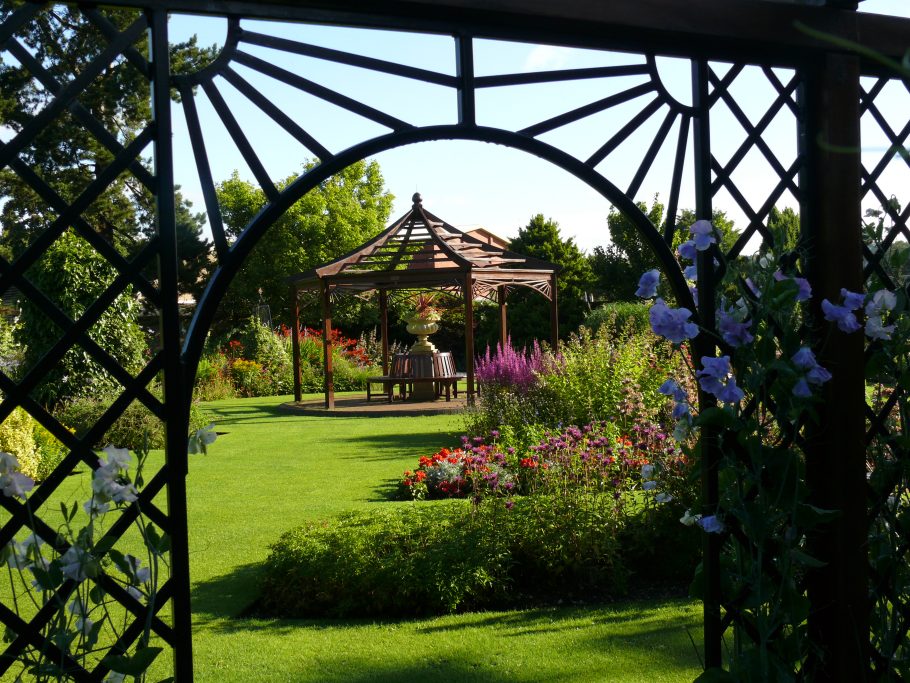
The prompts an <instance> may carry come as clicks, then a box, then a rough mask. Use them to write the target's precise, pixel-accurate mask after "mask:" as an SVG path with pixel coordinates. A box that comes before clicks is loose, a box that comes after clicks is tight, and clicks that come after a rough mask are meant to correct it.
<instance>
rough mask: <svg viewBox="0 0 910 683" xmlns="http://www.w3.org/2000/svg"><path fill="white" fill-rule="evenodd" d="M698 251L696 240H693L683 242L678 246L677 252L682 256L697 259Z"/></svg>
mask: <svg viewBox="0 0 910 683" xmlns="http://www.w3.org/2000/svg"><path fill="white" fill-rule="evenodd" d="M696 251H697V249H696V248H695V242H694V241H693V240H689V241H687V242H683V243H682V244H680V245H679V246H678V247H677V248H676V253H677V254H679V257H680V258H684V259H689V260H690V261H694V260H695V253H696Z"/></svg>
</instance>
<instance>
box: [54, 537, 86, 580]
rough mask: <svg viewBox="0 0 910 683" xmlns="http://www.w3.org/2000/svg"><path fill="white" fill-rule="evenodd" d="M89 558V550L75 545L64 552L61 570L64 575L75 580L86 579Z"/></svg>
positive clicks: (61, 559)
mask: <svg viewBox="0 0 910 683" xmlns="http://www.w3.org/2000/svg"><path fill="white" fill-rule="evenodd" d="M89 559H90V558H89V554H88V553H87V552H85V551H84V550H83V549H82V548H80V547H79V546H75V545H74V546H72V547H71V548H70V549H69V550H67V551H66V552H65V553H63V556H62V557H61V558H60V571H61V572H63V575H64V576H65V577H66V578H68V579H72V580H73V581H85V579H86V577H87V574H86V573H85V569H86V565H87V564H88V562H89Z"/></svg>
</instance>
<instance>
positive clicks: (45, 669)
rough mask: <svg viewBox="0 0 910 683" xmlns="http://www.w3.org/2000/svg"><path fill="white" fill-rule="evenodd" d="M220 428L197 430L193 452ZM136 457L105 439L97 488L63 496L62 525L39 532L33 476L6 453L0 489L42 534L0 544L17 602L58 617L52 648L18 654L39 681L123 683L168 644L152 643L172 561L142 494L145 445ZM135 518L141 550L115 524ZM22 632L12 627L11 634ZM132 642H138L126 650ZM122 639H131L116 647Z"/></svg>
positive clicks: (45, 631) (49, 632)
mask: <svg viewBox="0 0 910 683" xmlns="http://www.w3.org/2000/svg"><path fill="white" fill-rule="evenodd" d="M212 427H213V425H209V426H208V427H206V428H204V429H200V430H198V431H197V432H195V433H194V434H192V435H191V437H190V440H189V451H190V452H191V453H204V452H205V451H206V448H207V446H208V445H209V444H211V443H212V442H213V441H214V440H215V433H214V432H213V431H212ZM135 455H136V456H137V458H136V459H137V462H136V464H135V467H134V465H133V456H132V455H131V454H130V452H129V451H128V450H127V449H123V448H114V447H113V446H108V447H107V448H105V449H104V456H102V457H101V458H99V459H98V462H97V466H96V467H95V468H94V469H93V471H92V478H91V495H90V496H89V498H88V499H87V500H85V501H84V502H83V503H82V504H81V505H79V503H77V502H73V504H72V505H71V506H68V505H66V504H64V503H61V506H60V507H61V514H62V517H63V524H62V526H61V527H60V529H58V530H57V531H56V533H54V532H48V534H52V535H48V534H45V533H44V532H41V531H40V528H41V527H40V526H38V524H37V522H36V520H35V518H34V516H33V510H32V508H31V504H30V501H29V493H30V492H31V491H32V489H33V488H34V484H35V483H34V481H33V480H32V479H31V478H30V477H28V476H26V475H24V474H22V472H21V471H20V468H19V463H18V461H17V459H16V458H15V457H14V456H12V455H10V454H8V453H0V491H2V494H3V495H4V496H6V497H9V498H16V499H20V500H21V501H22V505H23V508H24V510H25V512H26V513H27V515H28V519H29V524H28V526H29V527H31V528H32V529H39V531H37V532H34V531H33V533H31V534H30V535H28V536H26V537H24V538H21V539H13V540H12V541H10V542H9V543H8V544H7V545H6V546H4V547H2V548H0V562H2V563H3V564H6V566H7V569H8V573H9V578H10V587H11V589H12V604H13V609H14V611H15V612H16V614H17V615H18V616H19V617H20V618H22V619H23V620H27V619H28V618H30V617H31V616H32V615H34V614H36V613H38V612H45V613H49V614H50V615H51V618H50V619H48V620H46V622H45V626H43V627H42V629H41V631H42V635H43V637H44V638H45V640H46V643H47V644H48V646H46V647H35V646H34V645H33V644H31V643H29V644H26V645H24V647H22V648H21V649H20V650H19V652H18V654H17V661H18V662H19V663H20V664H21V668H22V670H21V672H20V673H19V678H17V679H16V680H21V678H22V677H24V676H25V675H26V674H27V675H28V676H29V677H30V680H31V679H34V680H38V681H50V680H71V679H72V677H73V676H77V678H76V679H75V680H80V679H79V678H78V674H77V672H78V671H79V670H89V671H91V670H94V671H96V672H100V673H101V674H102V675H104V674H105V673H106V676H105V678H104V680H105V681H109V682H116V683H120V682H121V681H124V680H126V677H127V676H130V677H132V678H133V679H134V680H137V681H144V680H145V679H146V671H147V670H148V668H149V667H150V666H151V665H152V663H153V661H154V660H155V658H156V657H157V655H158V654H159V653H160V652H161V650H162V648H160V647H157V646H154V645H153V644H152V642H153V640H152V637H153V634H152V625H153V621H154V619H155V615H156V614H157V613H158V610H159V607H158V605H157V602H158V601H159V596H158V590H159V585H160V583H161V582H162V581H161V578H162V576H163V575H164V574H165V573H166V570H167V567H168V561H167V559H168V551H169V549H170V539H169V538H168V536H167V535H166V534H164V533H163V532H162V531H161V530H159V529H157V528H156V527H155V525H153V524H152V523H151V522H149V521H148V520H147V519H146V518H145V516H144V515H143V514H142V511H141V507H140V505H141V504H140V501H139V493H140V490H141V488H142V486H143V484H144V478H143V470H144V467H145V464H146V460H147V457H148V450H138V451H136V453H135ZM137 507H139V510H138V513H139V514H135V515H133V519H134V521H133V522H132V525H133V528H134V531H135V532H136V534H137V535H138V538H139V539H140V540H141V546H140V547H141V548H142V549H143V557H138V556H136V555H132V554H128V553H124V552H121V551H120V550H118V549H117V548H115V547H113V544H114V542H115V541H116V540H117V535H115V534H114V533H113V532H112V528H113V527H114V526H115V525H118V522H119V521H120V519H121V515H117V514H115V513H116V512H120V513H126V512H127V511H128V510H130V509H131V508H137ZM133 619H136V622H135V623H136V624H141V625H142V630H141V632H140V633H139V634H138V637H136V635H135V634H134V635H133V636H128V635H127V631H128V630H132V629H133V628H135V626H131V625H130V622H131V621H132V620H133ZM23 636H24V634H17V633H14V632H12V630H11V629H9V628H8V629H7V632H6V635H5V639H6V640H8V641H9V642H12V641H15V640H16V639H17V638H19V637H23ZM131 640H135V644H134V645H132V646H131V647H129V645H128V644H129V643H130V641H131ZM115 643H125V645H123V646H122V647H119V649H117V650H116V652H110V653H109V654H107V656H103V655H104V653H107V652H109V650H110V648H111V646H112V645H113V644H115Z"/></svg>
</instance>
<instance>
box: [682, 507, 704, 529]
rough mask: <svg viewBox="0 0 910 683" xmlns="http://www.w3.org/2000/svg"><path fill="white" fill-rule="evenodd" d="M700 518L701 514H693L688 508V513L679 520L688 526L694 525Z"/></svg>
mask: <svg viewBox="0 0 910 683" xmlns="http://www.w3.org/2000/svg"><path fill="white" fill-rule="evenodd" d="M700 519H701V515H693V514H692V511H691V510H686V513H685V514H684V515H683V516H682V517H680V518H679V521H680V522H681V523H683V524H685V525H686V526H694V525H695V524H696V523H697V522H698V520H700Z"/></svg>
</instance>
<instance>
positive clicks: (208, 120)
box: [171, 0, 910, 250]
mask: <svg viewBox="0 0 910 683" xmlns="http://www.w3.org/2000/svg"><path fill="white" fill-rule="evenodd" d="M861 8H862V9H864V10H866V11H878V12H882V13H889V14H896V15H900V16H908V17H910V0H867V1H866V2H864V3H862V4H861ZM244 27H245V28H247V29H249V30H254V31H261V32H262V33H267V34H270V35H277V36H283V37H289V38H290V37H293V38H294V39H296V40H300V41H303V42H308V43H312V44H315V45H321V46H325V47H331V48H335V49H340V50H346V51H350V52H356V53H359V54H364V55H367V56H372V57H379V58H382V59H386V60H389V61H396V62H400V63H404V64H409V65H413V66H419V67H422V68H425V69H431V70H434V71H439V72H442V73H449V74H451V73H453V72H454V58H453V54H454V45H453V40H452V38H451V37H449V36H435V35H414V34H400V33H393V32H387V31H366V30H359V29H344V28H336V27H322V26H301V25H296V26H295V25H283V24H276V23H266V22H247V23H245V24H244ZM171 32H172V40H180V39H182V38H183V37H185V36H187V35H189V34H192V33H197V34H198V35H199V39H200V42H201V44H204V45H209V44H213V43H218V44H220V43H222V42H223V40H224V34H225V22H224V21H223V20H219V19H210V18H203V17H186V16H182V17H181V16H176V17H174V18H173V19H172V21H171ZM244 49H245V50H246V51H247V52H249V53H250V54H253V55H255V56H258V57H261V58H263V59H266V60H268V61H270V62H272V63H275V64H277V65H279V66H282V67H284V68H286V69H288V70H289V71H292V72H294V73H298V74H300V75H303V76H305V77H306V78H309V79H311V80H313V81H315V82H317V83H320V84H322V85H325V86H328V87H331V88H333V89H336V90H338V91H339V92H342V93H343V94H346V95H348V96H350V97H353V98H356V99H358V100H360V101H363V102H365V103H367V104H370V105H372V106H374V107H376V108H378V109H383V110H386V111H389V112H390V113H392V114H394V115H396V116H399V117H400V118H402V119H404V120H407V121H408V122H411V123H416V124H430V123H453V122H454V121H455V95H454V91H452V90H451V89H448V88H444V87H441V86H435V85H428V84H417V83H414V82H413V81H408V80H407V79H402V78H398V77H395V76H388V75H369V76H367V75H366V74H364V73H363V72H362V71H361V70H359V69H355V68H352V67H346V66H340V65H334V64H330V63H327V62H323V61H320V60H315V59H310V58H305V57H300V56H288V55H286V54H284V53H278V52H275V51H272V50H267V49H264V48H259V47H257V46H252V45H247V46H244ZM475 62H476V64H475V68H476V72H477V74H478V75H485V74H495V73H516V72H528V71H536V70H548V69H559V68H579V67H589V66H606V65H615V64H637V63H641V62H642V59H641V58H640V57H638V56H637V55H627V54H618V53H602V52H595V51H588V50H577V49H568V48H562V47H558V46H549V45H528V44H521V43H503V42H497V41H477V42H476V44H475ZM658 67H659V73H660V76H661V81H662V82H663V83H664V84H665V85H666V87H667V88H668V90H669V91H670V93H671V94H672V95H673V96H674V97H676V98H677V99H679V100H680V101H681V102H682V103H683V104H685V103H686V102H687V101H688V88H689V76H688V62H686V61H684V60H677V59H660V60H659V61H658ZM717 69H718V70H719V71H721V72H723V71H725V70H726V67H725V66H724V65H718V66H717ZM236 70H237V72H238V73H240V74H241V75H242V76H244V77H245V78H247V79H248V80H249V81H250V82H251V83H252V84H254V85H255V86H257V87H258V88H260V89H261V90H262V91H263V92H264V93H265V94H267V95H268V96H269V98H270V99H271V100H272V101H274V102H276V103H278V104H279V105H280V106H281V107H282V109H283V110H284V111H286V112H287V113H288V114H290V115H291V116H292V117H293V118H294V119H295V121H297V122H298V123H299V124H300V125H302V126H303V127H304V128H305V129H306V130H307V131H308V132H310V133H311V134H313V135H314V136H315V137H316V138H317V139H318V140H319V141H320V142H321V143H322V144H323V145H325V146H326V147H328V148H329V149H330V150H331V151H333V152H336V151H340V150H341V149H343V148H345V147H347V146H349V145H351V144H353V143H355V142H358V141H361V140H363V139H365V138H367V137H371V136H372V135H374V134H377V133H383V132H386V130H387V129H385V128H383V127H382V126H380V125H379V124H375V123H373V122H369V121H366V120H364V119H362V118H360V117H358V116H355V115H352V114H349V113H347V112H344V111H343V110H341V109H339V108H337V107H334V106H332V105H327V104H325V103H323V102H320V101H318V100H316V99H315V98H312V97H310V96H308V95H304V94H301V93H299V92H298V91H295V90H293V89H291V88H290V87H288V86H285V85H284V84H281V83H278V82H276V81H274V80H272V79H269V78H267V77H264V76H261V75H260V74H257V73H256V72H254V71H252V70H250V69H247V68H246V67H244V66H237V67H236ZM775 73H776V74H777V75H778V77H779V78H780V79H781V80H782V81H784V82H786V79H787V77H788V72H787V71H786V70H776V71H775ZM643 82H644V77H641V76H630V77H622V78H612V79H592V80H589V81H583V82H580V83H561V84H542V85H533V86H513V87H505V88H490V89H485V90H483V91H481V92H480V93H479V95H478V102H477V113H478V121H479V122H480V123H484V124H487V125H493V126H502V127H507V128H512V129H516V128H521V127H523V126H526V125H529V124H531V123H534V122H536V121H540V120H543V119H546V118H548V117H549V116H553V115H555V114H558V113H561V112H564V111H567V110H569V109H572V108H574V107H576V106H579V105H582V104H585V103H588V102H591V101H593V100H596V99H600V98H602V97H605V96H607V95H610V94H614V93H616V92H619V91H621V90H624V89H627V88H629V87H632V86H634V85H637V84H640V83H643ZM217 84H218V87H219V91H220V92H221V93H222V94H223V96H224V98H225V100H226V101H227V102H228V103H229V104H231V105H232V107H233V108H234V111H235V115H236V116H237V119H238V121H239V122H240V124H241V126H243V128H244V131H245V132H246V134H247V135H248V136H249V138H250V140H251V142H252V143H253V145H254V147H255V148H256V150H257V153H258V154H259V156H260V158H261V160H262V161H263V164H264V166H265V167H266V170H267V171H268V173H269V175H270V177H271V178H272V179H273V180H277V179H280V178H284V177H286V176H288V175H290V174H291V173H294V172H297V171H298V170H299V169H300V167H301V165H302V164H303V162H304V161H305V160H306V159H307V158H308V157H310V156H312V155H311V154H310V153H309V152H308V151H307V150H306V149H304V148H303V147H302V146H301V145H300V144H299V143H297V142H296V141H295V140H294V139H293V138H291V137H290V136H289V135H287V134H286V133H285V132H284V131H282V130H281V129H280V128H279V127H278V126H277V125H275V124H273V123H272V122H271V121H270V120H269V119H268V118H267V117H265V116H264V115H262V114H261V112H259V110H258V109H257V108H256V107H255V106H254V105H252V104H250V103H249V102H248V101H247V100H246V99H245V98H243V97H242V96H241V95H240V94H239V93H238V92H237V91H235V90H234V89H233V86H231V85H230V84H227V83H226V82H224V81H223V80H221V79H219V80H218V81H217ZM732 92H733V94H734V95H735V96H736V98H737V100H738V101H739V102H740V103H741V105H742V107H743V109H744V111H745V113H746V114H747V116H748V117H749V118H750V119H751V120H752V121H753V122H755V121H757V120H758V118H759V117H760V116H761V114H762V113H763V112H764V110H765V108H766V107H767V105H768V103H770V101H771V100H772V99H773V97H774V90H773V89H772V88H771V86H770V84H769V83H768V81H767V79H765V78H764V77H763V76H762V75H761V74H760V73H759V72H758V70H757V69H748V70H747V71H746V72H745V73H744V74H742V75H741V76H740V77H738V78H737V80H736V82H735V83H734V86H733V87H732ZM887 95H888V96H887V97H886V98H885V99H884V100H881V102H883V104H882V105H881V106H882V109H883V113H884V114H885V116H886V118H889V120H892V121H893V122H894V123H892V125H894V126H896V127H897V128H898V129H899V128H900V127H902V126H903V123H905V122H906V112H908V111H910V95H908V93H907V91H906V90H905V89H903V88H900V87H897V86H895V87H894V88H891V87H890V86H889V92H888V93H887ZM648 99H649V96H645V97H642V98H637V99H635V100H633V101H631V102H628V103H625V104H623V105H620V106H618V107H615V108H613V109H611V110H609V111H607V112H601V113H600V114H596V115H594V116H591V117H588V118H587V119H584V120H582V121H579V122H577V123H574V124H571V125H568V126H564V127H563V128H560V129H557V130H555V131H552V132H550V133H547V134H544V135H543V136H541V139H543V140H545V141H547V142H552V143H554V144H557V145H558V146H560V147H563V148H564V149H565V150H567V151H569V152H572V153H575V154H577V155H579V156H580V157H581V158H586V157H587V156H588V155H589V154H590V153H592V152H593V151H594V150H595V149H597V147H598V146H599V145H600V144H602V142H603V141H604V140H606V139H607V138H608V137H609V136H610V135H611V134H612V133H613V132H615V131H616V130H618V128H619V127H621V125H622V124H623V123H624V122H625V121H626V120H627V119H628V117H630V116H633V115H634V114H635V113H637V112H638V111H639V110H640V109H641V108H642V107H643V106H644V104H645V103H646V102H647V101H648ZM197 100H198V102H199V113H200V117H201V119H202V126H203V130H204V135H205V138H206V145H207V148H208V151H209V154H210V158H211V159H212V171H213V175H214V176H215V179H216V182H217V181H219V180H223V179H224V178H227V177H228V176H229V175H230V174H231V173H232V172H233V170H234V169H236V170H238V172H239V173H240V175H241V177H243V178H245V179H248V180H253V175H252V173H251V172H250V171H249V169H248V167H247V166H246V164H245V163H244V161H243V158H242V156H241V155H240V154H239V152H238V151H237V150H236V148H235V146H234V144H233V142H232V141H231V139H230V137H229V136H228V134H227V132H226V131H225V130H224V128H223V126H222V125H221V123H220V121H219V120H218V119H217V117H216V116H215V114H214V112H213V110H212V109H211V107H210V105H209V104H208V102H207V101H206V100H205V98H197ZM878 101H879V100H877V102H878ZM174 114H175V117H174V123H175V147H176V153H177V157H176V161H177V182H178V183H180V184H181V185H182V187H183V191H184V194H185V195H186V196H187V197H189V198H190V199H191V200H192V201H193V202H194V205H195V206H194V208H195V209H196V210H200V211H201V210H204V205H203V202H202V195H201V192H200V191H199V185H198V178H197V177H196V175H195V169H194V164H193V162H192V152H191V149H190V147H189V142H188V137H187V136H186V132H185V120H184V117H183V113H182V110H181V108H180V107H179V106H177V107H176V108H175V111H174ZM664 114H665V110H660V111H658V112H657V113H655V115H654V116H652V117H651V118H650V119H648V120H647V121H646V122H645V123H644V124H643V125H642V126H641V128H640V129H639V130H638V131H637V132H636V133H635V134H633V135H632V136H631V137H630V138H629V139H628V140H627V141H626V142H625V143H624V144H623V145H621V146H620V147H619V148H618V149H617V150H616V151H615V152H614V153H613V154H611V155H610V156H609V157H608V158H607V159H606V160H605V161H604V162H603V163H602V164H600V165H599V166H598V169H599V170H601V171H602V172H603V173H604V174H605V175H607V177H608V178H610V179H611V180H612V181H613V182H615V183H616V184H617V185H618V186H619V187H620V188H625V187H626V186H627V185H628V183H629V181H630V180H631V178H632V176H633V175H634V173H635V170H636V169H637V167H638V163H639V160H640V159H641V157H642V154H643V150H644V149H645V148H646V147H647V145H648V144H650V140H651V139H652V138H653V136H654V133H655V131H656V130H657V128H658V127H659V126H660V123H661V122H662V120H663V118H664ZM676 126H678V121H677V122H676V123H675V124H674V126H673V128H672V129H671V131H670V134H669V136H668V138H667V143H666V144H665V145H664V146H663V148H662V150H661V152H660V153H659V154H658V157H657V160H656V163H655V165H654V167H653V170H652V171H651V172H650V173H649V174H648V176H646V178H645V180H644V182H643V183H642V185H641V188H640V189H639V191H638V192H637V194H636V198H637V199H642V200H647V201H650V199H651V198H652V197H653V196H654V195H655V194H659V195H660V197H661V199H662V200H664V201H666V199H667V196H668V194H669V189H670V176H669V174H670V171H671V168H670V166H671V161H672V154H673V151H674V149H675V144H676V136H677V133H676V131H677V127H676ZM712 126H713V134H714V136H715V138H714V140H713V145H714V152H715V155H716V156H717V157H718V158H719V159H721V160H722V161H723V160H726V158H728V157H729V156H730V155H731V154H732V152H733V150H735V149H736V147H737V146H738V144H739V142H740V141H741V140H742V139H743V138H744V136H745V133H744V132H743V130H742V128H741V127H740V126H739V124H737V123H736V122H735V120H734V119H733V117H732V115H730V114H729V113H728V112H725V111H724V110H723V109H720V110H717V113H716V114H715V120H714V121H713V122H712ZM863 132H864V149H867V150H868V152H867V154H868V159H869V160H870V161H871V162H872V163H874V162H875V160H877V159H878V158H880V157H881V156H882V154H883V150H884V148H885V147H886V144H885V140H884V138H883V136H882V135H881V133H880V132H879V131H877V130H876V127H875V126H874V125H870V124H869V123H868V122H867V123H866V124H864V128H863ZM766 140H767V142H768V144H769V146H770V147H771V148H772V149H773V150H774V152H775V153H776V154H777V155H778V156H779V157H780V158H781V159H782V161H783V163H784V165H785V166H786V165H788V161H787V160H792V158H793V156H794V155H795V153H796V140H795V136H794V133H793V129H792V125H791V124H790V122H789V120H788V116H786V115H785V114H781V115H779V116H778V117H777V118H776V119H775V120H774V121H773V122H772V124H771V125H770V126H769V129H768V133H767V135H766ZM375 159H376V160H377V161H378V162H379V163H380V164H381V166H382V170H383V174H384V176H385V179H386V184H387V187H388V189H389V190H390V191H391V192H392V193H393V194H394V195H395V196H396V201H395V206H394V209H393V212H392V215H393V217H394V216H397V215H398V214H400V213H403V212H404V211H406V210H407V208H408V207H409V205H410V198H411V195H412V194H413V193H414V192H415V191H419V192H420V193H421V194H422V196H423V198H424V204H425V206H426V207H427V208H429V209H430V210H431V211H433V212H434V213H436V214H437V215H438V216H440V217H442V218H444V219H445V220H447V221H448V222H449V223H452V224H453V225H455V226H458V227H461V228H469V227H475V226H483V227H486V228H487V229H489V230H491V231H493V232H495V233H497V234H500V235H503V236H505V237H510V236H513V235H515V234H516V232H517V230H518V228H519V227H520V226H522V225H524V224H526V223H527V221H528V219H529V218H530V217H531V216H532V215H533V214H536V213H543V214H544V215H545V216H547V217H552V218H554V219H555V220H557V221H558V222H559V223H560V226H561V228H562V230H563V234H564V235H566V236H572V237H574V238H575V239H576V241H577V243H578V244H579V245H580V246H581V247H582V248H584V249H586V250H590V249H592V248H593V247H594V246H596V245H599V244H605V243H607V242H608V239H609V238H608V233H607V230H606V221H605V218H606V215H607V213H608V211H609V209H610V205H609V202H608V201H607V200H606V199H604V198H603V197H601V196H600V195H599V194H598V193H596V192H595V191H594V190H592V189H590V188H589V187H587V186H586V185H585V184H583V183H582V182H581V181H579V180H577V179H575V178H574V177H572V176H571V175H569V174H567V173H565V172H564V171H561V170H560V169H557V168H556V167H554V166H552V165H550V164H549V163H547V162H544V161H542V160H540V159H538V158H536V157H533V156H530V155H527V154H525V153H523V152H518V151H515V150H512V149H509V148H505V147H502V146H496V145H492V144H484V143H474V142H459V141H448V142H435V143H421V144H417V145H411V146H407V147H402V148H398V149H395V150H392V151H389V152H385V153H382V154H380V155H378V156H376V157H375ZM891 167H893V169H892V168H891ZM686 170H687V173H686V175H690V172H691V166H687V169H686ZM734 179H735V180H736V181H737V183H738V184H739V185H740V186H741V187H742V188H744V194H745V195H746V198H747V199H749V200H751V203H752V204H753V205H757V204H758V203H759V202H760V200H761V199H762V198H763V197H765V196H767V193H768V191H769V189H770V187H771V186H772V184H773V183H774V182H775V181H776V178H775V177H774V174H773V173H771V172H770V169H769V167H768V165H767V162H765V161H764V160H763V159H761V157H760V156H759V155H756V154H750V155H748V156H747V157H746V159H745V160H744V162H743V164H742V165H741V166H740V167H739V168H738V169H737V171H736V172H735V173H734ZM882 184H883V185H884V186H886V187H887V188H888V189H887V190H886V191H887V192H889V193H895V194H898V196H899V197H900V192H901V188H905V187H910V171H908V170H907V167H906V164H901V165H898V164H891V165H890V167H889V170H888V172H887V173H886V175H885V176H883V178H882ZM905 196H906V195H905ZM692 204H693V201H692V187H691V183H687V182H685V181H684V183H683V185H682V197H681V201H680V205H681V207H691V206H692ZM778 204H779V206H788V205H789V206H795V201H793V199H792V197H790V196H789V194H785V196H784V197H782V198H781V200H780V201H779V202H778ZM716 205H717V206H718V208H721V209H725V210H727V211H728V213H729V214H730V215H731V216H732V217H733V218H734V219H735V220H736V222H737V223H738V224H742V223H744V222H745V221H744V215H743V214H742V212H741V211H740V210H739V209H738V208H737V207H736V204H735V202H734V201H733V199H732V198H730V197H729V196H727V195H726V194H724V193H722V194H721V195H719V196H718V198H717V199H716Z"/></svg>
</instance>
